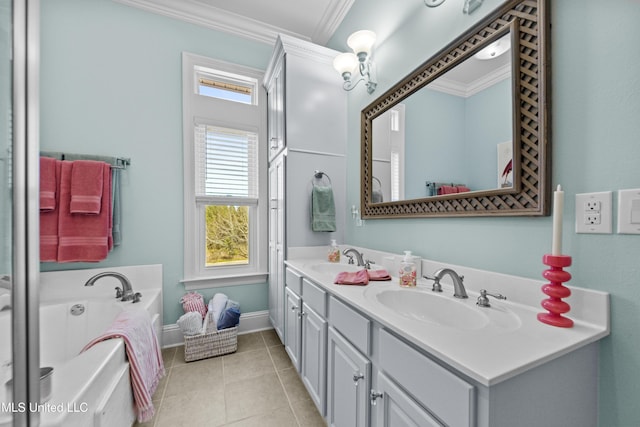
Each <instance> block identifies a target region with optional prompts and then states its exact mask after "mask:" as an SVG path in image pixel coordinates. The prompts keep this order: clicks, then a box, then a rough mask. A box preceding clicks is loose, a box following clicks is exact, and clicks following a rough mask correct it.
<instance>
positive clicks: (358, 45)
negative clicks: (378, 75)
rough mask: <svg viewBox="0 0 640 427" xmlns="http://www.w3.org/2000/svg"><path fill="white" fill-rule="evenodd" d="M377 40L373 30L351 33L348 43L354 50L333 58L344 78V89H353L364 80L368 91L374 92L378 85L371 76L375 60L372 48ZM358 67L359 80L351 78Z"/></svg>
mask: <svg viewBox="0 0 640 427" xmlns="http://www.w3.org/2000/svg"><path fill="white" fill-rule="evenodd" d="M375 41H376V34H375V33H374V32H373V31H368V30H361V31H356V32H355V33H353V34H351V35H350V36H349V38H348V39H347V45H348V46H349V47H350V48H351V49H352V50H353V53H352V52H345V53H341V54H340V55H338V56H336V57H335V59H334V60H333V68H335V69H336V70H337V71H338V73H340V75H341V76H342V78H343V79H344V84H343V85H342V87H343V88H344V90H351V89H353V88H354V87H356V85H357V84H358V83H360V82H361V81H363V80H364V83H365V85H366V86H367V92H368V93H373V91H374V90H375V89H376V86H377V85H378V84H377V83H376V82H375V81H373V79H372V77H371V70H372V68H373V62H372V61H371V48H372V47H373V43H375ZM356 69H357V70H358V73H359V74H360V77H358V79H357V80H355V81H354V80H353V79H352V78H351V76H352V74H355V72H356Z"/></svg>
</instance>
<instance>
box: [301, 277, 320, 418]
mask: <svg viewBox="0 0 640 427" xmlns="http://www.w3.org/2000/svg"><path fill="white" fill-rule="evenodd" d="M302 308H303V312H302V318H301V322H302V364H301V367H300V375H301V377H302V382H303V383H304V385H305V387H306V388H307V390H308V391H309V395H310V396H311V399H312V400H313V402H314V403H315V404H316V407H317V408H318V411H319V412H320V415H322V416H324V414H325V396H326V384H327V376H326V374H327V321H326V320H325V316H326V312H327V295H326V292H325V291H323V290H322V289H320V288H319V287H318V286H316V285H315V284H313V283H312V282H311V281H309V280H307V279H304V278H303V279H302Z"/></svg>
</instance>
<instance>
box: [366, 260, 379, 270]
mask: <svg viewBox="0 0 640 427" xmlns="http://www.w3.org/2000/svg"><path fill="white" fill-rule="evenodd" d="M375 263H376V262H375V261H371V260H369V259H368V260H365V262H364V268H366V269H367V270H369V269H371V264H375Z"/></svg>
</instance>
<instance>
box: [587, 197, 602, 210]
mask: <svg viewBox="0 0 640 427" xmlns="http://www.w3.org/2000/svg"><path fill="white" fill-rule="evenodd" d="M584 210H585V211H589V212H600V201H599V200H592V199H589V200H587V202H586V203H585V204H584Z"/></svg>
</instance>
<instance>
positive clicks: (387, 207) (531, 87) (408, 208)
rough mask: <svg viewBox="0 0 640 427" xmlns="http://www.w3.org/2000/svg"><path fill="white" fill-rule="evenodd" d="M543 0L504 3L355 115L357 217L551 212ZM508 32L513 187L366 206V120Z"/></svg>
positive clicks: (546, 21)
mask: <svg viewBox="0 0 640 427" xmlns="http://www.w3.org/2000/svg"><path fill="white" fill-rule="evenodd" d="M549 22H550V21H549V18H548V5H547V0H508V1H505V3H503V4H502V6H500V7H499V8H497V9H496V10H495V11H494V12H492V13H490V14H489V15H488V16H487V17H486V18H484V19H483V20H482V21H481V22H480V23H478V24H477V25H476V26H475V27H473V28H472V29H471V30H469V31H468V32H466V33H465V34H463V35H462V36H461V37H459V38H458V39H456V40H455V41H453V42H452V43H451V44H449V45H448V46H447V47H445V48H444V49H442V50H441V51H440V52H439V53H437V54H436V55H434V56H433V57H432V58H430V59H428V60H427V61H426V62H424V63H423V64H422V65H421V66H419V67H418V68H417V69H416V70H414V71H413V72H411V73H410V74H409V75H408V76H407V77H405V78H404V79H403V80H402V81H400V82H399V83H397V84H396V85H395V86H393V87H392V88H391V89H389V90H388V91H386V92H385V93H384V94H383V95H381V96H380V97H378V98H377V99H376V100H375V101H373V102H372V103H371V104H369V105H368V106H367V107H365V108H364V109H363V110H362V112H361V130H360V131H361V162H362V163H361V200H360V201H361V209H362V210H361V212H362V217H363V218H406V217H431V216H439V217H443V216H447V217H453V216H546V215H549V211H550V194H551V184H550V171H551V156H550V153H551V149H550V148H551V147H550V143H551V141H550V111H551V107H550V99H551V97H550V94H551V90H550V84H549V82H550V49H549V37H550V36H549V34H550V31H549V27H550V24H549ZM509 30H510V31H511V32H512V41H513V43H512V52H513V59H514V61H513V64H514V66H513V68H514V69H513V72H512V75H513V81H514V84H513V88H514V99H513V105H514V120H513V122H514V144H515V149H514V153H513V160H514V162H513V163H514V168H513V172H514V173H513V176H514V185H513V187H510V188H504V189H495V190H486V191H473V192H469V193H458V194H448V195H442V196H434V197H426V198H423V199H412V200H402V201H397V202H383V203H372V201H371V200H372V198H371V197H372V187H373V184H372V175H373V174H372V171H373V166H372V160H373V158H372V157H373V156H372V153H373V149H372V143H373V138H372V128H373V126H372V121H373V119H375V118H376V117H378V116H379V115H381V114H383V113H384V112H385V111H387V110H388V109H390V108H391V107H393V106H394V105H396V104H398V103H399V102H401V101H402V100H404V99H405V98H406V97H408V96H410V95H411V94H413V93H414V92H416V91H417V90H419V89H421V88H423V87H424V86H426V85H427V84H429V83H430V82H431V81H432V80H434V79H436V78H437V77H439V76H440V75H442V74H443V73H445V72H446V71H447V70H449V69H451V68H453V67H455V66H456V65H457V64H459V63H460V62H462V61H464V60H465V59H467V58H469V57H471V56H472V55H474V54H475V53H476V52H478V51H479V50H480V49H482V48H483V47H485V46H486V45H488V44H489V43H490V42H492V41H494V40H496V39H497V37H498V36H499V35H503V34H505V33H506V32H507V31H509Z"/></svg>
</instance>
